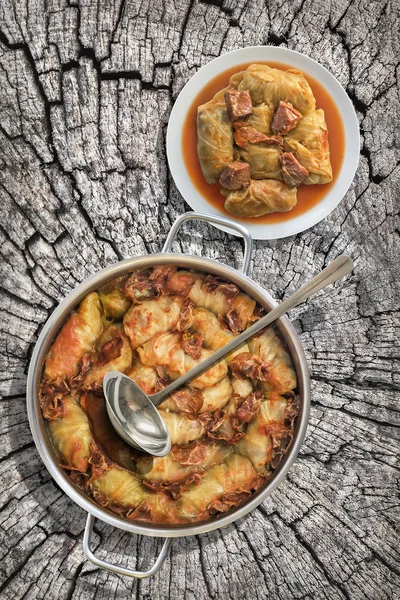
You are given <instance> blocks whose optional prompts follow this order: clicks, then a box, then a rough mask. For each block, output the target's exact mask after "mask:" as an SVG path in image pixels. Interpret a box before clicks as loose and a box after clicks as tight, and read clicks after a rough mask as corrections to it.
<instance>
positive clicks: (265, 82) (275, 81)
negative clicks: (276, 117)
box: [239, 64, 315, 113]
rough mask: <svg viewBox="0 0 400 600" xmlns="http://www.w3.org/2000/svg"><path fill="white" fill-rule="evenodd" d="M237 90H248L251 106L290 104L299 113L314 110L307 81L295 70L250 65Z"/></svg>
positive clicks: (311, 94) (313, 101) (300, 72)
mask: <svg viewBox="0 0 400 600" xmlns="http://www.w3.org/2000/svg"><path fill="white" fill-rule="evenodd" d="M239 90H249V91H250V95H251V98H252V100H253V104H256V105H258V104H263V103H271V104H273V105H274V107H275V108H277V107H278V105H279V102H280V101H281V100H283V101H284V102H290V103H291V104H292V105H293V106H294V107H295V108H297V109H298V110H299V111H300V112H301V113H306V112H309V111H311V110H315V98H314V95H313V93H312V90H311V88H310V85H309V83H308V81H307V79H306V78H305V77H304V75H303V73H302V71H298V70H297V69H288V70H287V71H283V70H281V69H274V68H272V67H269V66H268V65H260V64H254V65H250V66H249V67H248V68H247V69H246V71H245V72H244V73H243V79H242V81H241V82H240V84H239Z"/></svg>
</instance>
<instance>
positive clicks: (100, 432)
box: [81, 393, 135, 470]
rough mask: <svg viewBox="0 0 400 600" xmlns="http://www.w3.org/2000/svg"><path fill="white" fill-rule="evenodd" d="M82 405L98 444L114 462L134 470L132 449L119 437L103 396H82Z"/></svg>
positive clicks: (88, 394) (89, 394)
mask: <svg viewBox="0 0 400 600" xmlns="http://www.w3.org/2000/svg"><path fill="white" fill-rule="evenodd" d="M81 405H82V408H83V409H84V411H85V413H86V415H87V417H88V419H89V423H90V430H91V432H92V435H93V439H94V441H95V442H96V444H97V445H98V446H99V447H101V448H102V449H103V450H104V452H105V454H106V455H107V456H108V458H110V459H111V460H112V461H113V462H116V463H117V464H119V465H120V466H122V467H125V468H126V469H130V470H132V469H134V467H135V463H134V461H133V458H132V447H131V446H129V444H127V443H126V442H124V440H123V439H122V438H120V437H119V435H118V434H117V432H116V431H115V429H114V427H113V426H112V425H111V421H110V419H109V417H108V414H107V409H106V405H105V402H104V398H103V396H95V395H94V394H91V393H87V394H82V396H81Z"/></svg>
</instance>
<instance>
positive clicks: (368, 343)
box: [0, 0, 400, 600]
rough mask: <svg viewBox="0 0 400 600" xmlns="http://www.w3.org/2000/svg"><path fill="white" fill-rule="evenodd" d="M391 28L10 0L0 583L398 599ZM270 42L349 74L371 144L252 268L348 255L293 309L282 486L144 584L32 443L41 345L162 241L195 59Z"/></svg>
mask: <svg viewBox="0 0 400 600" xmlns="http://www.w3.org/2000/svg"><path fill="white" fill-rule="evenodd" d="M399 29H400V20H399V5H398V3H397V2H395V1H394V0H393V1H390V0H389V2H387V3H384V2H381V1H374V0H372V1H370V2H363V1H361V0H354V1H352V2H348V1H346V0H338V1H337V2H325V1H323V0H314V1H311V0H301V1H300V0H293V1H291V2H283V1H282V2H280V1H278V0H271V1H268V2H266V3H264V2H261V1H259V0H254V1H251V2H247V3H246V2H244V1H243V0H241V1H240V2H233V1H232V0H223V1H222V0H214V1H211V0H207V1H204V2H198V1H197V2H193V1H192V2H187V0H181V1H180V2H176V3H174V2H171V1H169V0H167V1H166V2H163V1H161V0H155V1H153V2H143V3H135V2H128V1H126V2H125V0H97V1H94V0H59V1H58V2H56V1H55V0H48V2H43V1H41V0H2V2H1V3H0V121H1V124H0V237H1V257H2V259H1V260H2V268H1V291H0V294H1V296H0V298H1V299H0V303H1V304H0V305H1V313H0V320H1V330H2V335H3V339H2V344H1V351H0V352H1V363H2V375H1V382H0V393H1V394H2V400H1V402H0V411H1V421H0V436H1V437H0V440H1V442H0V482H1V484H0V507H1V512H0V515H1V516H0V524H1V525H0V527H1V529H0V538H1V541H0V561H1V563H0V597H1V598H7V599H8V598H10V599H13V600H16V599H19V598H32V599H35V600H39V599H41V598H43V599H44V598H45V599H46V600H48V599H50V600H51V599H56V598H57V599H74V600H78V599H79V600H80V599H82V600H87V599H92V598H93V599H94V598H96V599H100V598H106V599H111V598H118V599H121V598H132V597H136V598H149V599H151V600H156V599H164V598H173V599H175V598H179V599H180V598H185V599H187V600H189V599H196V600H198V599H203V598H218V599H222V600H242V599H247V598H248V599H252V600H253V599H254V598H258V599H260V600H261V599H263V600H264V599H265V598H267V597H268V598H273V599H278V600H289V599H298V600H300V599H306V598H307V599H314V598H315V599H320V598H326V599H329V600H336V599H343V598H351V599H357V600H358V599H359V600H364V599H370V600H380V599H384V598H388V599H394V598H398V597H399V596H400V584H399V577H398V575H399V550H398V547H399V543H398V542H399V540H398V538H396V523H398V520H399V499H398V495H397V494H396V492H397V491H398V488H397V487H396V483H397V481H398V480H397V477H398V473H399V462H398V457H399V445H398V440H399V429H398V428H399V424H400V413H399V404H398V400H399V387H400V368H399V362H398V358H399V350H398V346H399V295H400V289H399V281H400V269H399V258H398V257H399V253H400V244H399V233H400V231H399V197H400V189H399V188H400V186H399V179H400V168H399V155H398V149H399V131H400V129H399V126H398V116H399V114H400V106H399V89H398V70H399V63H398V60H399V55H400V48H399V46H400V40H399V35H398V33H399ZM258 44H273V45H279V46H285V47H286V46H287V47H288V48H291V49H294V50H298V51H300V52H304V53H305V54H307V55H309V56H311V57H312V58H315V59H316V60H318V61H319V62H320V63H321V64H323V65H324V66H326V67H327V68H328V69H329V70H330V71H331V72H332V73H333V74H334V75H335V76H336V77H337V78H338V79H339V81H340V82H341V84H342V85H343V86H344V87H345V88H346V90H347V92H348V94H349V96H350V97H351V99H352V101H353V103H354V105H355V108H356V110H357V115H358V118H359V122H360V131H361V138H362V150H361V157H360V164H359V168H358V171H357V175H356V177H355V179H354V182H353V184H352V186H351V188H350V190H349V191H348V193H347V194H346V197H345V198H344V200H343V201H342V202H341V204H340V205H339V206H338V208H337V209H336V210H335V211H334V212H333V213H332V214H331V215H330V216H329V218H327V219H325V220H324V221H323V222H322V223H319V224H318V225H317V226H315V227H313V228H312V229H311V230H308V231H306V232H304V233H303V234H301V235H298V236H295V237H291V238H286V239H284V240H279V241H274V242H257V243H256V249H255V254H254V262H253V266H252V277H253V278H254V279H255V280H256V281H257V282H258V283H260V284H261V285H262V286H264V287H265V288H266V289H268V290H270V291H271V293H272V294H273V295H274V296H275V297H276V298H278V299H281V298H283V297H285V296H287V295H288V294H290V293H292V292H293V291H294V290H295V289H296V288H297V287H298V286H300V285H301V284H303V283H304V282H305V281H306V280H307V279H308V278H310V277H311V276H313V275H314V274H315V273H316V272H317V271H319V270H320V269H321V268H322V267H323V266H324V265H326V264H327V263H328V262H330V261H331V260H332V259H334V258H335V257H336V256H337V255H339V254H341V253H343V252H346V253H348V254H350V255H351V256H352V257H353V259H354V261H355V269H354V273H353V274H352V276H351V277H349V278H348V279H347V280H346V281H345V282H344V283H343V284H342V285H338V286H336V288H335V289H333V290H331V291H330V292H329V293H324V294H321V295H317V296H316V297H314V298H312V299H311V300H310V301H309V302H308V303H307V307H304V306H303V307H299V308H298V309H297V310H296V311H293V312H292V315H291V316H292V318H293V319H294V320H295V326H296V328H297V331H298V333H299V335H300V338H301V341H302V343H303V345H304V348H305V351H306V354H307V358H308V361H309V365H310V369H311V373H312V410H311V417H310V424H309V428H308V435H307V439H306V441H305V443H304V445H303V448H302V450H301V452H300V456H299V458H298V460H297V461H296V463H295V465H294V466H293V468H292V469H291V471H290V473H289V475H288V477H287V479H286V480H285V482H284V483H283V484H282V485H281V486H280V487H279V489H278V490H277V491H276V492H275V493H273V494H272V496H271V497H270V498H269V499H268V500H267V501H266V502H264V504H263V505H261V506H260V507H259V508H258V509H256V510H254V511H253V512H252V513H251V514H250V515H249V516H248V517H247V518H245V519H242V520H240V521H237V522H235V523H233V524H232V525H231V526H229V527H226V528H224V529H221V530H218V531H214V532H212V533H209V534H205V535H201V536H196V537H190V538H184V539H181V540H176V541H175V542H174V543H173V546H172V551H171V554H170V556H169V558H168V559H167V561H166V563H165V565H164V566H163V568H162V569H161V571H160V572H159V573H158V574H157V575H156V576H155V577H154V578H152V579H150V580H144V581H140V582H138V581H135V580H130V579H128V578H126V577H118V576H116V575H113V574H111V573H108V572H106V571H102V570H99V569H96V568H94V567H93V565H91V564H90V563H89V562H87V561H86V560H85V559H84V556H83V552H82V532H83V529H84V524H85V513H84V511H82V510H81V509H80V508H78V507H77V506H76V505H75V504H74V503H73V502H72V501H71V500H70V499H69V498H68V497H67V496H66V495H65V494H64V493H63V492H62V491H61V490H60V489H59V488H58V487H57V485H56V484H55V483H54V481H53V480H52V479H51V478H50V476H49V474H48V473H47V471H46V469H45V467H44V466H43V464H42V462H41V460H40V458H39V456H38V454H37V452H36V449H35V446H34V444H33V441H32V437H31V433H30V430H29V426H28V422H27V415H26V406H25V384H26V374H27V368H28V363H29V358H30V355H31V352H32V348H33V346H34V344H35V340H36V339H37V336H38V333H39V332H40V330H41V327H42V325H43V323H44V322H45V321H46V319H47V318H48V316H49V315H50V313H51V312H52V310H53V309H54V308H55V307H56V306H57V304H58V303H59V302H60V301H61V300H62V299H63V298H64V297H65V295H66V294H67V293H68V292H69V291H70V290H71V289H72V288H74V287H75V286H76V285H77V284H78V283H79V282H81V281H82V280H83V279H84V278H86V277H87V276H89V275H90V274H91V273H93V272H95V271H96V270H98V269H100V268H102V267H104V266H106V265H109V264H111V263H113V262H115V261H118V260H119V259H122V258H125V257H129V256H135V255H141V254H146V253H152V252H156V251H159V250H160V248H161V245H162V243H163V241H164V239H165V236H166V233H167V232H168V230H169V227H170V225H171V223H172V222H173V220H174V219H175V217H176V216H177V215H178V214H180V213H182V212H184V211H185V210H187V208H188V207H187V205H186V204H185V202H184V200H183V199H182V197H181V196H180V195H179V193H178V192H177V190H176V188H175V186H174V183H173V181H172V179H171V176H170V174H169V172H168V167H167V161H166V151H165V134H166V126H167V122H168V116H169V113H170V110H171V107H172V104H173V102H174V100H175V99H176V97H177V95H178V93H179V91H180V90H181V88H182V87H183V85H184V84H185V83H186V82H187V81H188V79H189V78H190V77H191V75H193V74H194V73H195V72H196V71H197V70H198V69H199V68H200V67H201V66H202V65H204V64H206V63H207V62H208V61H210V60H211V59H213V58H214V57H216V56H218V55H220V54H221V53H224V52H227V51H229V50H232V49H235V48H240V47H242V46H246V45H258ZM175 250H176V251H182V252H185V253H193V254H200V253H201V254H203V255H205V256H209V257H212V258H215V259H217V260H220V261H221V262H224V263H227V264H230V265H234V266H238V265H239V264H240V261H241V252H242V243H241V241H240V240H239V239H236V238H232V237H229V236H228V235H226V234H225V233H222V232H220V231H219V230H216V229H213V228H211V227H209V226H206V225H196V226H195V227H194V226H193V225H188V226H187V227H184V228H183V231H182V233H181V235H180V238H179V241H178V242H177V243H176V247H175ZM95 547H96V548H97V553H98V555H99V556H100V557H107V559H109V560H118V561H120V562H121V563H122V564H124V565H125V566H130V567H132V568H135V567H137V568H145V567H146V566H148V565H149V564H151V561H152V560H153V557H154V556H155V555H156V553H157V552H158V551H159V550H160V547H161V542H160V541H159V540H156V539H151V538H144V537H143V538H141V537H137V536H134V535H131V534H128V533H126V532H123V531H119V530H113V529H112V528H111V527H110V526H108V525H105V524H102V523H100V522H97V524H96V536H95Z"/></svg>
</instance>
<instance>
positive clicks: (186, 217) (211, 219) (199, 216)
mask: <svg viewBox="0 0 400 600" xmlns="http://www.w3.org/2000/svg"><path fill="white" fill-rule="evenodd" d="M185 221H206V222H207V223H211V224H214V223H216V224H217V225H222V226H223V227H228V228H229V229H234V230H235V231H237V232H238V233H240V235H241V236H242V237H243V239H244V255H243V267H242V273H244V274H245V275H247V274H248V272H249V268H250V261H251V252H252V249H253V239H252V237H251V235H250V232H249V230H248V229H247V228H246V227H244V226H243V225H240V223H236V222H235V221H231V220H230V219H226V218H225V217H217V216H215V215H207V214H205V213H198V212H187V213H184V214H183V215H181V216H180V217H178V218H177V219H176V221H175V222H174V224H173V225H172V227H171V229H170V232H169V234H168V235H167V239H166V240H165V244H164V247H163V249H162V252H171V246H172V243H173V241H174V240H175V236H176V234H177V233H178V230H179V228H180V226H181V225H182V223H184V222H185Z"/></svg>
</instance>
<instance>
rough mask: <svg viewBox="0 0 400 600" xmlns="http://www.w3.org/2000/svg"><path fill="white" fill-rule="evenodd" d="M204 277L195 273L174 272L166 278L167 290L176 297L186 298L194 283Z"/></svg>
mask: <svg viewBox="0 0 400 600" xmlns="http://www.w3.org/2000/svg"><path fill="white" fill-rule="evenodd" d="M203 279H204V275H203V274H202V273H197V272H195V271H185V270H183V269H182V270H181V271H176V272H175V273H172V274H171V275H170V277H169V278H168V290H169V292H170V293H171V294H176V295H177V296H188V295H189V292H190V290H191V289H192V287H193V286H194V284H195V283H196V281H202V280H203Z"/></svg>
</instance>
